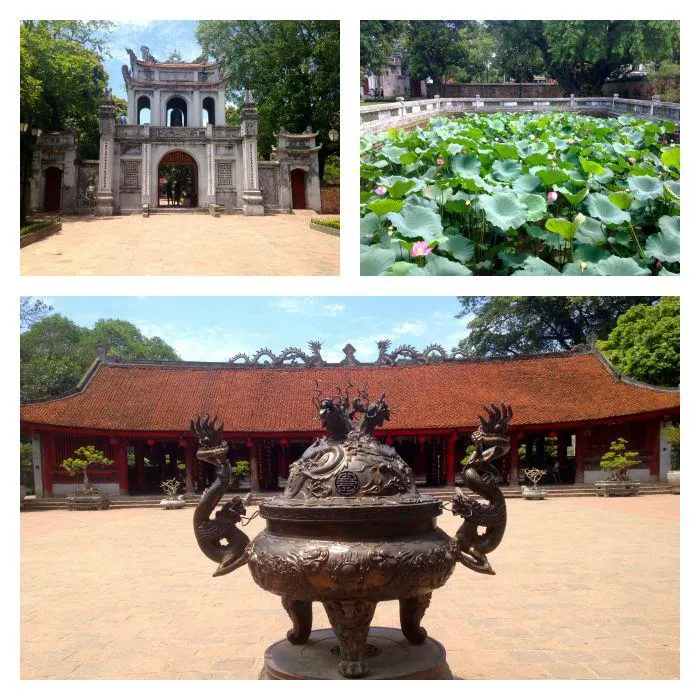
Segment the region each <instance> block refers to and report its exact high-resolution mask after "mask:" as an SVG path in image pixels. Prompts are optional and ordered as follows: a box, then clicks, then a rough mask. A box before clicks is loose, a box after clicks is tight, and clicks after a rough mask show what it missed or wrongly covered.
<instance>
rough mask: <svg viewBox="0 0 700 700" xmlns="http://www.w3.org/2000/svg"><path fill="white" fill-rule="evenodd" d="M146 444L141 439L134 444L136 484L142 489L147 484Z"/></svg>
mask: <svg viewBox="0 0 700 700" xmlns="http://www.w3.org/2000/svg"><path fill="white" fill-rule="evenodd" d="M144 452H145V445H144V444H143V442H142V441H141V440H137V441H136V443H135V444H134V462H135V464H136V484H137V486H138V487H139V488H140V489H142V488H143V487H144V486H145V485H146V467H145V464H144V461H143V460H144Z"/></svg>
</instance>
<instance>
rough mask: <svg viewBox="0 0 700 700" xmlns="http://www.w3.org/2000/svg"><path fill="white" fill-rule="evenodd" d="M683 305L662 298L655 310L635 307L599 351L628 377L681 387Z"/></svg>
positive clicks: (620, 319)
mask: <svg viewBox="0 0 700 700" xmlns="http://www.w3.org/2000/svg"><path fill="white" fill-rule="evenodd" d="M680 332H681V303H680V299H679V297H662V299H661V301H660V302H659V303H658V304H655V305H654V306H647V305H645V304H639V305H636V306H633V307H632V308H631V309H629V311H627V312H626V313H624V314H623V315H622V316H620V318H619V319H618V321H617V325H616V326H615V328H614V329H613V330H612V332H611V333H610V335H609V336H608V338H607V339H606V340H601V341H599V342H598V347H599V348H600V349H601V350H602V351H603V352H604V353H605V355H606V356H607V357H608V359H609V360H610V361H611V362H612V363H613V364H614V365H615V367H616V368H617V369H619V370H620V371H621V372H623V373H624V374H626V375H628V376H630V377H633V378H634V379H639V380H640V381H643V382H648V383H649V384H656V385H658V386H678V384H679V383H680V367H681V364H680V360H681V356H680V350H681V342H680V341H681V339H680Z"/></svg>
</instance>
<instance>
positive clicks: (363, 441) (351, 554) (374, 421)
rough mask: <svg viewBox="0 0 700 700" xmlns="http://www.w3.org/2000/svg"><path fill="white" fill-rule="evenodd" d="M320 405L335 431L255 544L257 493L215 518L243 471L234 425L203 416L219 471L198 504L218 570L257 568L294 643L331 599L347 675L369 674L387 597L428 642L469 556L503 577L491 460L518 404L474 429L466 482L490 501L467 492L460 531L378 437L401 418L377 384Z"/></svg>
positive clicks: (203, 453)
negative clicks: (373, 636) (235, 468)
mask: <svg viewBox="0 0 700 700" xmlns="http://www.w3.org/2000/svg"><path fill="white" fill-rule="evenodd" d="M315 404H316V407H317V410H318V415H319V417H320V420H321V422H322V424H323V427H324V430H325V436H324V437H322V438H320V439H319V440H317V441H316V442H315V443H314V444H313V445H311V446H310V447H309V448H308V449H307V450H306V451H305V452H304V454H303V455H302V456H301V458H300V459H299V460H297V461H296V462H294V463H293V464H292V465H290V470H289V479H288V482H287V487H286V489H285V491H284V494H283V495H282V496H281V497H274V498H270V499H267V500H265V501H263V503H262V504H261V505H260V514H261V515H262V516H263V517H264V518H265V520H266V522H267V526H266V528H265V529H264V530H263V531H262V532H261V533H260V534H258V536H257V537H255V539H254V540H253V541H252V542H251V541H250V540H249V538H248V537H247V536H246V535H245V534H244V533H243V532H242V531H241V530H240V529H238V527H237V525H238V524H239V523H240V522H241V521H242V520H243V519H244V517H245V513H246V509H245V506H246V505H247V503H248V497H246V499H242V498H241V497H239V496H236V497H234V498H233V499H232V500H231V501H230V502H228V503H226V504H225V505H224V506H223V507H222V508H220V509H219V511H218V512H217V513H216V514H215V516H214V518H211V517H210V516H211V514H212V512H213V511H214V509H215V508H216V506H217V504H218V503H219V501H220V499H221V497H222V496H223V495H224V493H225V492H226V489H227V486H228V481H229V476H230V472H231V466H230V463H229V461H228V458H227V452H228V445H227V443H226V442H225V441H224V440H223V439H222V433H223V424H220V425H218V426H217V425H216V421H217V419H216V418H214V419H213V420H211V419H210V418H209V417H208V416H207V417H206V418H204V419H202V418H199V417H198V418H197V420H196V421H193V422H192V425H191V428H192V430H193V432H195V433H196V434H197V436H198V438H199V443H200V447H199V450H198V452H197V458H198V459H200V460H203V461H206V462H210V463H211V464H214V465H216V467H217V479H216V481H215V482H214V484H213V485H212V486H211V487H210V488H209V489H208V490H207V491H206V492H205V493H204V494H203V496H202V499H201V501H200V503H199V505H198V506H197V508H196V510H195V514H194V529H195V535H196V538H197V542H198V544H199V546H200V548H201V549H202V551H203V552H204V553H205V554H206V555H207V556H208V557H209V558H210V559H213V560H214V561H216V562H218V563H219V567H218V569H217V570H216V571H215V573H214V576H220V575H223V574H226V573H229V572H231V571H234V570H235V569H237V568H239V567H241V566H243V565H244V564H248V567H249V569H250V571H251V573H252V575H253V579H254V580H255V582H256V583H257V584H258V585H259V586H260V587H262V588H263V589H265V590H266V591H269V592H271V593H275V594H276V595H279V596H281V598H282V605H283V606H284V608H285V610H286V611H287V613H288V614H289V616H290V618H291V620H292V625H293V626H292V629H291V630H290V631H289V632H288V633H287V639H288V641H289V643H291V644H292V645H304V644H306V643H307V641H308V639H309V635H310V634H311V626H312V610H311V605H312V602H313V601H319V602H321V603H322V604H323V606H324V608H325V610H326V613H327V614H328V619H329V620H330V623H331V626H332V628H333V632H334V633H335V636H336V637H337V641H338V647H339V648H338V649H337V650H336V651H337V653H338V655H339V662H338V664H337V668H338V672H339V673H340V674H341V676H343V677H345V678H359V677H363V676H365V675H367V673H368V671H369V667H368V662H367V658H368V657H370V656H372V653H373V651H372V649H371V646H370V645H368V644H367V637H368V633H369V630H370V624H371V621H372V617H373V615H374V610H375V607H376V605H377V603H378V602H380V601H386V600H396V599H398V601H399V608H400V621H401V630H402V632H403V635H404V636H405V638H406V640H408V642H409V643H410V644H411V645H420V644H423V643H424V642H425V640H426V636H427V635H426V631H425V630H424V629H423V627H421V626H420V622H421V619H422V617H423V615H424V614H425V611H426V609H427V608H428V606H429V604H430V598H431V595H432V592H433V590H435V589H436V588H440V587H441V586H443V585H445V583H446V582H447V579H448V578H449V577H450V575H451V574H452V572H453V570H454V567H455V564H456V563H457V562H460V563H462V564H463V565H465V566H467V567H469V568H470V569H472V570H474V571H476V572H479V573H484V574H493V573H494V572H493V569H492V568H491V566H490V564H489V562H488V559H487V558H486V555H487V554H488V553H489V552H491V551H492V550H494V549H495V548H496V547H497V546H498V544H499V543H500V541H501V539H502V537H503V533H504V531H505V527H506V506H505V500H504V498H503V494H502V493H501V491H500V489H499V488H498V486H497V485H496V479H495V477H494V473H495V469H494V468H493V467H492V465H491V464H490V462H491V461H492V460H495V459H497V458H499V457H501V456H503V455H505V454H506V453H507V452H508V450H509V447H510V443H509V439H508V423H509V421H510V419H511V417H512V410H511V408H510V407H509V406H506V405H500V406H498V405H495V404H492V405H491V407H490V408H486V409H485V410H486V413H487V417H482V418H480V421H481V427H480V428H479V429H478V430H477V431H476V432H474V433H473V434H472V440H473V443H474V445H475V448H476V449H475V451H474V452H473V453H472V455H471V457H470V459H469V463H468V464H467V465H466V466H465V468H464V470H463V472H462V475H463V479H464V485H465V486H467V487H468V488H469V489H471V490H472V491H473V492H475V493H476V494H478V496H480V497H481V499H485V501H486V502H483V501H482V500H477V499H476V498H474V497H472V496H467V495H465V494H464V493H463V492H462V491H461V490H460V489H459V488H456V489H455V493H454V495H453V497H452V501H451V510H452V512H453V513H454V514H455V515H459V516H460V517H462V518H463V519H464V523H463V524H462V525H461V527H460V528H459V530H458V532H457V535H456V537H454V538H453V537H449V536H448V535H447V534H445V533H444V532H443V531H442V530H441V529H440V528H438V527H437V525H436V518H437V516H438V515H439V514H440V513H441V512H442V508H443V504H442V502H441V501H440V500H438V499H437V498H434V497H432V496H422V495H421V494H420V493H419V492H418V490H417V489H416V486H415V483H414V479H413V473H412V471H411V469H410V467H409V466H408V465H407V464H406V462H404V461H403V459H401V457H400V456H399V455H398V454H397V452H396V450H395V449H394V448H393V447H392V446H390V445H386V444H384V443H382V442H380V441H379V440H377V439H376V438H375V437H373V436H372V432H373V430H375V429H376V428H379V427H380V426H381V425H382V424H383V423H384V422H385V421H387V420H389V417H390V409H389V405H388V403H387V402H386V399H385V396H384V395H382V396H380V397H379V399H378V400H377V401H374V402H371V401H370V399H369V397H368V392H367V390H366V389H364V390H362V391H360V392H359V393H358V396H357V397H355V398H354V399H352V400H351V399H350V398H349V396H348V393H347V390H346V392H345V395H344V396H341V394H340V391H338V393H337V395H336V396H334V397H333V398H325V399H322V400H320V399H319V398H318V397H317V398H316V399H315ZM246 522H247V521H246ZM480 527H481V528H482V530H483V531H482V532H479V531H478V529H479V528H480ZM438 646H439V645H438ZM440 649H442V647H440ZM374 652H375V653H376V650H374ZM442 653H443V657H444V650H443V652H442ZM370 660H371V661H372V663H375V662H376V663H380V661H378V660H377V659H376V657H375V658H374V659H370ZM443 677H445V676H443ZM447 677H449V676H447Z"/></svg>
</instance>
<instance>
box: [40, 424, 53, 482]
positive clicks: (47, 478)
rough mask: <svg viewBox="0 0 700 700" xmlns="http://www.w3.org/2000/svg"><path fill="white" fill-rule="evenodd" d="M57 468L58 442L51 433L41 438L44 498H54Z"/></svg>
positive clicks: (44, 434)
mask: <svg viewBox="0 0 700 700" xmlns="http://www.w3.org/2000/svg"><path fill="white" fill-rule="evenodd" d="M55 468H56V441H55V439H54V436H53V435H52V434H51V433H43V434H42V436H41V471H42V478H43V480H44V496H53V472H54V469H55Z"/></svg>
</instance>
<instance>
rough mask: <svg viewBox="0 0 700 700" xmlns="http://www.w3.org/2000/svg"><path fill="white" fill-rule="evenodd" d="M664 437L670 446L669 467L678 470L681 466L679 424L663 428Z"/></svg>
mask: <svg viewBox="0 0 700 700" xmlns="http://www.w3.org/2000/svg"><path fill="white" fill-rule="evenodd" d="M664 437H665V438H666V441H667V442H668V444H669V445H670V446H671V469H673V471H678V470H680V468H681V426H680V425H670V426H669V427H668V428H664Z"/></svg>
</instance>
